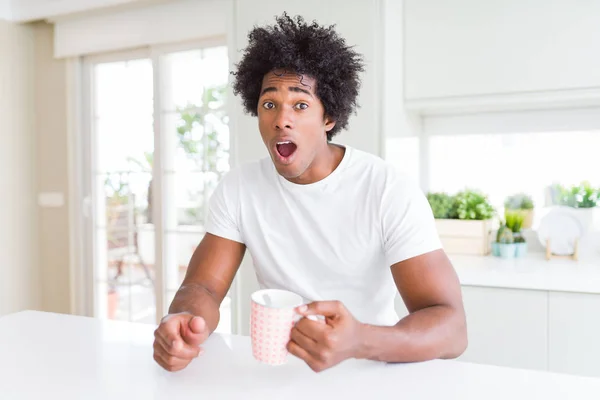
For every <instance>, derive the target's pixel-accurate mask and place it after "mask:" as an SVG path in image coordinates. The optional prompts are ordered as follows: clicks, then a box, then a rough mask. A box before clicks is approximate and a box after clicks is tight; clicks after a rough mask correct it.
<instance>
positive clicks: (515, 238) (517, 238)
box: [513, 232, 525, 243]
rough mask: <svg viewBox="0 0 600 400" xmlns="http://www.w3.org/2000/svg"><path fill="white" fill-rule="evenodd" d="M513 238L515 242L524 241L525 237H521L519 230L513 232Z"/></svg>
mask: <svg viewBox="0 0 600 400" xmlns="http://www.w3.org/2000/svg"><path fill="white" fill-rule="evenodd" d="M513 239H514V242H515V243H525V238H524V237H523V235H522V234H521V232H517V233H514V234H513Z"/></svg>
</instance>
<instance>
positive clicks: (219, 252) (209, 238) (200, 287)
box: [154, 233, 246, 371]
mask: <svg viewBox="0 0 600 400" xmlns="http://www.w3.org/2000/svg"><path fill="white" fill-rule="evenodd" d="M245 251H246V246H245V245H244V244H243V243H239V242H236V241H233V240H229V239H225V238H222V237H219V236H215V235H212V234H210V233H207V234H206V235H205V236H204V238H203V239H202V241H201V242H200V245H199V246H198V247H197V248H196V250H195V251H194V254H193V256H192V258H191V260H190V263H189V266H188V270H187V273H186V276H185V278H184V280H183V283H182V284H181V287H180V288H179V290H178V291H177V293H176V294H175V298H174V299H173V302H172V303H171V306H170V307H169V315H167V316H166V317H164V318H163V319H162V321H161V323H160V325H159V326H158V328H157V329H156V330H155V331H154V338H155V339H154V360H155V361H156V362H157V363H158V364H159V365H160V366H161V367H163V368H165V369H166V370H168V371H179V370H181V369H183V368H185V367H186V366H187V365H188V364H189V363H190V362H191V361H192V360H193V359H194V358H195V357H197V356H198V355H199V354H200V353H201V352H202V349H201V348H200V345H201V344H202V343H203V342H204V341H205V340H206V338H208V336H209V335H210V334H211V333H213V332H214V330H215V329H216V328H217V325H218V324H219V319H220V313H219V307H220V305H221V302H222V301H223V299H224V298H225V296H226V295H227V292H228V291H229V288H230V287H231V283H232V282H233V278H234V277H235V274H236V272H237V270H238V269H239V267H240V264H241V263H242V258H243V257H244V252H245Z"/></svg>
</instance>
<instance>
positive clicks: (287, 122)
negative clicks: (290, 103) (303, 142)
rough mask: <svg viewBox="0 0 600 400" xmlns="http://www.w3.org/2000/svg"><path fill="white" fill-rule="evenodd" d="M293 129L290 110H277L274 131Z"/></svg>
mask: <svg viewBox="0 0 600 400" xmlns="http://www.w3.org/2000/svg"><path fill="white" fill-rule="evenodd" d="M293 128H294V116H293V112H292V111H291V110H287V109H279V110H278V111H277V115H276V116H275V129H277V130H282V129H293Z"/></svg>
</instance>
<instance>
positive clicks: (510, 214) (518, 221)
mask: <svg viewBox="0 0 600 400" xmlns="http://www.w3.org/2000/svg"><path fill="white" fill-rule="evenodd" d="M525 217H526V214H525V213H523V212H522V211H521V210H506V211H505V212H504V219H505V221H506V223H505V226H506V227H507V228H508V229H510V231H511V232H512V234H513V243H514V247H515V257H523V256H525V255H526V254H527V242H526V241H525V238H524V237H523V234H522V233H521V228H522V226H523V222H524V221H525Z"/></svg>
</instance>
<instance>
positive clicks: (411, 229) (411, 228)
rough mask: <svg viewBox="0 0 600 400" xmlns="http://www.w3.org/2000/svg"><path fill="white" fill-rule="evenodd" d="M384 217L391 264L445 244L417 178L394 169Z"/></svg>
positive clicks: (383, 205) (385, 193) (383, 203)
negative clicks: (415, 180)
mask: <svg viewBox="0 0 600 400" xmlns="http://www.w3.org/2000/svg"><path fill="white" fill-rule="evenodd" d="M381 219H382V229H383V232H382V233H383V240H384V251H385V258H386V262H387V264H388V266H392V265H394V264H396V263H398V262H400V261H404V260H407V259H409V258H412V257H415V256H418V255H421V254H425V253H428V252H431V251H434V250H437V249H440V248H442V244H441V241H440V238H439V235H438V232H437V229H436V226H435V220H434V218H433V212H432V210H431V206H430V205H429V202H428V201H427V197H426V196H425V194H424V193H423V191H422V190H421V188H420V187H419V186H418V185H417V183H416V182H414V181H413V180H411V179H409V178H407V177H404V176H402V175H399V174H397V173H395V171H394V172H389V173H388V179H387V181H386V185H385V188H384V191H383V196H382V201H381Z"/></svg>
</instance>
